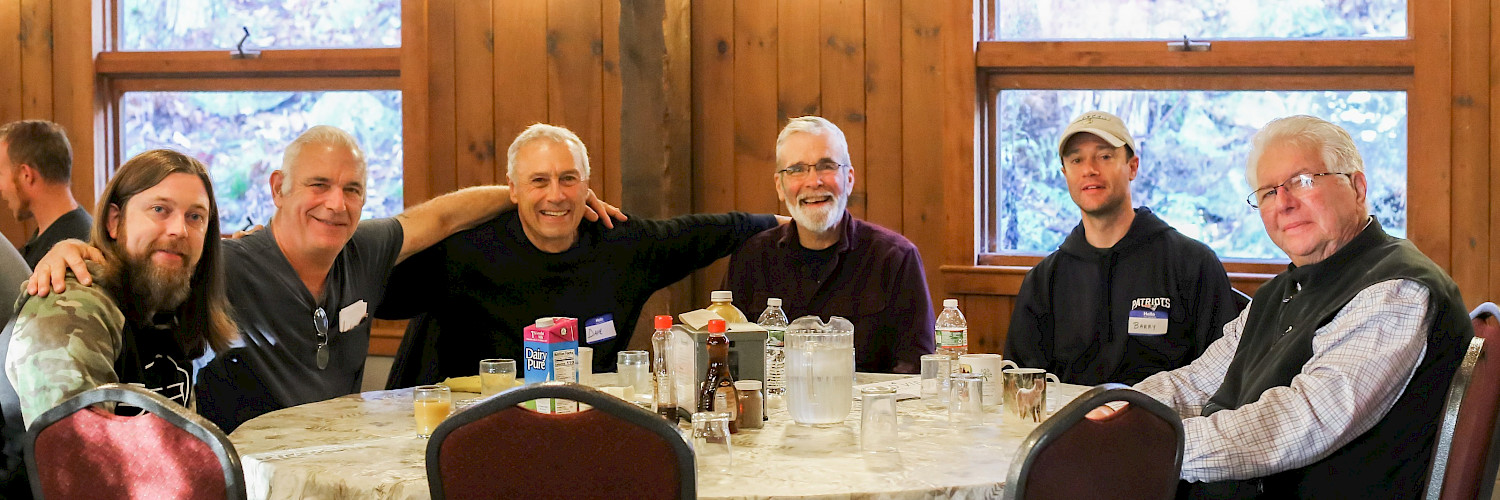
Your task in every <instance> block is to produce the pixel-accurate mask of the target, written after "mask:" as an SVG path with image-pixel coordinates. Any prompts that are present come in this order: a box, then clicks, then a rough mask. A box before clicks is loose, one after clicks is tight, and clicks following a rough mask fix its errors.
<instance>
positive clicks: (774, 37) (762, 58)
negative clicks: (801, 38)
mask: <svg viewBox="0 0 1500 500" xmlns="http://www.w3.org/2000/svg"><path fill="white" fill-rule="evenodd" d="M777 12H778V5H777V3H775V2H769V1H754V0H740V1H736V2H734V45H735V53H734V96H733V101H734V174H735V178H734V193H735V195H734V196H735V204H734V206H735V209H736V210H745V211H749V212H760V213H768V212H776V211H777V210H778V209H777V205H778V202H777V201H776V195H775V191H774V189H775V184H774V180H773V179H772V177H771V174H772V173H773V172H774V171H775V165H776V133H777V132H778V131H779V130H780V129H781V116H779V110H778V106H777V103H778V98H779V96H780V94H779V93H778V87H779V85H780V83H779V80H780V76H779V75H780V72H779V71H778V69H777V68H778V65H779V64H780V63H781V59H780V57H779V53H778V50H779V47H780V43H781V35H782V34H783V33H784V32H785V31H787V30H789V29H790V27H787V26H779V25H778V24H777V22H778V21H777ZM814 26H816V24H814ZM772 75H778V76H776V77H775V78H773V77H772ZM812 82H813V83H812V84H810V85H811V86H813V87H816V85H817V79H816V78H814V79H813V80H812Z"/></svg>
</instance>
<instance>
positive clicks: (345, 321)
mask: <svg viewBox="0 0 1500 500" xmlns="http://www.w3.org/2000/svg"><path fill="white" fill-rule="evenodd" d="M366 309H369V304H366V303H365V301H363V300H361V301H358V302H355V303H353V304H349V305H348V306H346V307H344V308H343V309H340V310H339V331H340V332H347V331H349V330H353V329H354V327H356V326H359V324H360V322H363V321H364V320H365V311H366Z"/></svg>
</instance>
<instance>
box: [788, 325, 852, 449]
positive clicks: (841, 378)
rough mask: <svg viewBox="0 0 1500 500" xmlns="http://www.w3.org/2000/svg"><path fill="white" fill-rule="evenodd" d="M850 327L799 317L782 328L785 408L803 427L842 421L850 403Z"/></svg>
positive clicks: (847, 412)
mask: <svg viewBox="0 0 1500 500" xmlns="http://www.w3.org/2000/svg"><path fill="white" fill-rule="evenodd" d="M853 387H854V324H853V323H850V322H849V320H847V319H844V318H840V317H838V316H833V317H830V318H829V319H828V322H827V323H824V322H823V320H821V319H818V317H817V316H803V317H801V318H797V320H796V321H793V322H792V324H791V325H788V326H787V328H786V408H787V412H788V413H791V415H792V420H793V421H796V422H797V423H799V424H806V425H828V424H837V423H840V422H843V421H844V418H845V417H848V416H849V408H850V406H851V405H852V403H853V401H854V396H853V394H854V393H853V390H852V388H853Z"/></svg>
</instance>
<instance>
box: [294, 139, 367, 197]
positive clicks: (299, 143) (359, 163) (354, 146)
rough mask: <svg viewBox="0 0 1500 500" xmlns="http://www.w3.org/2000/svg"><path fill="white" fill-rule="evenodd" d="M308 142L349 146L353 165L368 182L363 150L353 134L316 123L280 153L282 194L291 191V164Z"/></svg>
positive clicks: (361, 177)
mask: <svg viewBox="0 0 1500 500" xmlns="http://www.w3.org/2000/svg"><path fill="white" fill-rule="evenodd" d="M309 144H322V145H326V146H334V147H339V148H349V150H350V151H352V152H353V153H354V163H355V167H357V168H358V169H359V177H360V179H361V180H365V181H366V182H365V183H366V184H368V179H366V177H368V175H369V169H368V168H366V167H367V165H366V163H365V150H364V149H363V148H360V147H359V141H356V140H354V136H353V135H350V134H349V133H348V132H345V131H344V130H343V129H340V128H338V127H334V126H332V125H317V126H314V127H313V128H310V129H307V131H306V132H303V133H302V135H299V136H297V138H296V139H293V140H292V143H291V144H288V145H287V146H286V151H285V152H283V153H282V155H281V173H282V177H281V194H282V195H286V194H287V193H291V192H292V178H293V177H295V176H294V175H292V166H293V165H296V164H297V162H296V160H297V156H298V155H300V154H302V147H303V146H307V145H309Z"/></svg>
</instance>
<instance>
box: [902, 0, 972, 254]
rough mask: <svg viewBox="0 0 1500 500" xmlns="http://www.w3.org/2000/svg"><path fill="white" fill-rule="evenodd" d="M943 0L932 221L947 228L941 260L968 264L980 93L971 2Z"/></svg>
mask: <svg viewBox="0 0 1500 500" xmlns="http://www.w3.org/2000/svg"><path fill="white" fill-rule="evenodd" d="M944 6H945V7H946V9H944V10H942V11H940V12H941V13H942V16H943V17H942V18H941V22H942V26H943V28H942V33H941V35H940V36H939V44H940V45H941V47H942V48H941V50H940V51H939V54H940V55H941V57H940V58H939V60H938V64H939V68H941V70H942V72H943V77H942V78H941V79H940V80H939V82H940V83H939V88H938V91H939V92H938V93H939V96H940V97H939V102H940V103H941V105H939V106H937V109H938V110H939V111H938V114H939V120H938V123H939V124H940V127H941V128H940V130H939V132H938V136H937V137H935V138H933V140H935V141H937V142H938V144H939V145H940V148H939V151H940V153H941V154H940V156H939V157H938V165H943V166H944V167H945V168H942V169H941V172H942V174H941V175H940V176H938V177H940V179H941V181H940V182H941V183H942V185H941V186H939V187H938V188H937V190H936V191H937V192H938V193H939V197H938V198H933V199H930V200H929V202H930V203H934V204H937V203H941V206H942V213H943V220H942V221H941V224H935V225H937V226H940V227H942V228H944V229H945V230H946V234H943V235H942V236H941V239H940V240H939V241H942V243H941V244H940V245H939V246H937V247H938V248H943V249H944V250H943V251H945V252H946V253H945V255H944V256H943V260H944V261H946V262H962V263H964V264H970V263H973V262H974V258H975V244H974V242H975V240H976V234H975V233H976V232H977V231H976V227H977V224H975V223H974V204H975V199H976V197H975V193H974V185H975V183H976V182H977V180H978V176H977V175H976V174H975V168H974V167H975V164H976V160H975V156H974V135H975V134H974V123H975V121H976V115H975V106H976V103H977V101H978V98H979V95H978V90H977V88H976V87H977V85H978V75H977V74H976V73H975V71H976V69H975V66H974V50H975V41H976V39H975V36H974V34H975V29H976V27H975V18H974V2H945V3H944ZM908 165H911V166H912V168H911V169H909V170H913V169H914V170H916V171H917V172H918V173H920V172H921V167H920V166H921V165H924V163H915V164H912V163H908ZM939 200H941V201H939ZM927 267H928V269H934V268H935V267H936V266H935V265H934V264H927Z"/></svg>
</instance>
